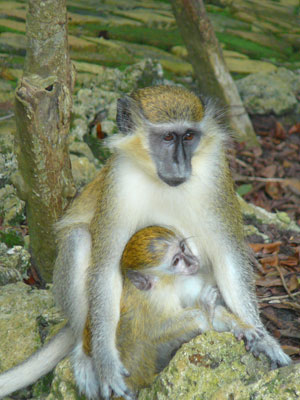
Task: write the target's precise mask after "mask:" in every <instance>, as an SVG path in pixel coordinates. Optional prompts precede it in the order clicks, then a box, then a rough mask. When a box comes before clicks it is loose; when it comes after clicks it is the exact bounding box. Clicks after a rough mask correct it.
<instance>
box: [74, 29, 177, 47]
mask: <svg viewBox="0 0 300 400" xmlns="http://www.w3.org/2000/svg"><path fill="white" fill-rule="evenodd" d="M101 31H107V33H108V37H109V38H110V39H112V40H121V41H124V42H132V43H139V44H147V45H151V46H156V47H158V48H160V49H162V50H169V49H170V48H171V47H173V46H178V45H183V41H182V39H181V36H180V33H179V31H178V30H177V29H172V30H171V29H169V30H166V29H159V28H154V27H151V28H150V27H146V26H131V25H124V26H109V25H98V24H93V23H87V24H85V25H84V26H81V25H75V24H69V33H70V34H72V35H79V34H80V35H91V36H94V37H97V36H98V35H99V32H101Z"/></svg>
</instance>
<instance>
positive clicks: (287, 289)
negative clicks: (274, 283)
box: [275, 265, 292, 297]
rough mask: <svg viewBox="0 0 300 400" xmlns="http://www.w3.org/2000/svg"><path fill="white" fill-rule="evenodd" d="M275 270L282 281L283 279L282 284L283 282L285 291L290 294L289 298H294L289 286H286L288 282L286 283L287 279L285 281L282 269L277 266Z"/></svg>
mask: <svg viewBox="0 0 300 400" xmlns="http://www.w3.org/2000/svg"><path fill="white" fill-rule="evenodd" d="M275 268H276V269H277V272H278V273H279V275H280V279H281V282H282V284H283V287H284V288H285V291H286V292H287V293H288V294H289V296H291V297H292V293H291V291H290V289H289V288H288V286H287V284H286V281H285V279H284V276H283V273H282V271H281V269H280V267H279V266H278V265H275Z"/></svg>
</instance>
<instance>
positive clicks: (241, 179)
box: [235, 175, 285, 182]
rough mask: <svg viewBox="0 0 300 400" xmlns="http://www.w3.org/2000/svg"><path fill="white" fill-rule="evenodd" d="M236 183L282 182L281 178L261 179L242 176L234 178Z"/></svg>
mask: <svg viewBox="0 0 300 400" xmlns="http://www.w3.org/2000/svg"><path fill="white" fill-rule="evenodd" d="M235 180H236V181H244V180H245V181H247V180H248V181H257V182H284V181H285V179H283V178H262V177H260V176H244V175H238V176H236V177H235Z"/></svg>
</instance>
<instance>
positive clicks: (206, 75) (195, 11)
mask: <svg viewBox="0 0 300 400" xmlns="http://www.w3.org/2000/svg"><path fill="white" fill-rule="evenodd" d="M172 7H173V12H174V14H175V17H176V20H177V24H178V27H179V30H180V32H181V36H182V38H183V40H184V42H185V44H186V47H187V50H188V54H189V58H190V61H191V63H192V65H193V68H194V72H195V76H196V78H197V80H198V82H199V85H200V90H201V92H202V93H203V94H204V95H205V96H208V97H212V98H217V99H219V101H220V103H221V106H223V107H225V108H228V109H229V112H228V115H227V118H228V122H229V124H230V127H231V128H232V129H233V131H234V132H235V133H236V136H237V139H238V140H239V141H246V142H247V143H248V144H249V145H257V144H258V141H257V138H256V135H255V133H254V130H253V127H252V124H251V121H250V119H249V116H248V114H247V112H246V110H245V108H244V106H243V103H242V101H241V98H240V95H239V93H238V90H237V88H236V85H235V83H234V81H233V79H232V77H231V75H230V72H229V70H228V68H227V66H226V64H225V61H224V58H223V53H222V49H221V47H220V45H219V43H218V40H217V38H216V36H215V33H214V30H213V27H212V25H211V23H210V21H209V19H208V16H207V14H206V11H205V7H204V4H203V0H172Z"/></svg>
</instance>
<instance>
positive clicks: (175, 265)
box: [169, 240, 200, 275]
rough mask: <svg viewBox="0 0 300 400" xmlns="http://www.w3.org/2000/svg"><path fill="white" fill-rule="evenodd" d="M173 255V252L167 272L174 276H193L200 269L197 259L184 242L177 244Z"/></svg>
mask: <svg viewBox="0 0 300 400" xmlns="http://www.w3.org/2000/svg"><path fill="white" fill-rule="evenodd" d="M176 247H177V248H176V250H177V251H175V254H174V249H170V250H173V252H172V253H173V257H172V259H171V262H170V264H169V270H170V272H171V273H173V274H175V275H194V274H196V273H197V272H198V271H199V269H200V264H199V261H198V259H197V257H195V256H194V254H193V253H192V252H191V250H190V249H189V248H188V246H187V244H186V243H185V241H184V240H181V241H180V242H179V245H177V246H176Z"/></svg>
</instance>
